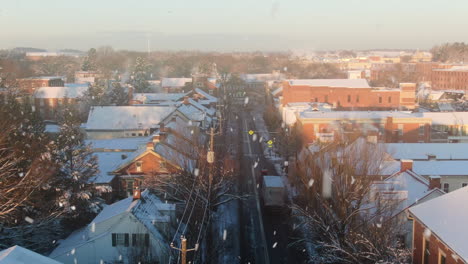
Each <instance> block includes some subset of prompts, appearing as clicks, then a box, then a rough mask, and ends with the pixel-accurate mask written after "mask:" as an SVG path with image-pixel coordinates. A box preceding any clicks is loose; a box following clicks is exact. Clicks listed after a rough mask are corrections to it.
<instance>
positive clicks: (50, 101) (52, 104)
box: [49, 99, 54, 107]
mask: <svg viewBox="0 0 468 264" xmlns="http://www.w3.org/2000/svg"><path fill="white" fill-rule="evenodd" d="M49 106H50V107H52V106H54V99H49Z"/></svg>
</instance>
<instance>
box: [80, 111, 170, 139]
mask: <svg viewBox="0 0 468 264" xmlns="http://www.w3.org/2000/svg"><path fill="white" fill-rule="evenodd" d="M174 110H175V107H174V106H136V105H135V106H95V107H92V108H91V110H90V112H89V116H88V122H87V123H86V126H85V130H86V136H87V138H88V139H111V138H122V137H142V136H147V135H149V134H150V133H151V132H152V131H153V130H155V129H157V128H158V127H159V123H160V122H161V121H162V120H163V119H164V118H166V117H167V116H168V115H169V114H170V113H172V112H173V111H174Z"/></svg>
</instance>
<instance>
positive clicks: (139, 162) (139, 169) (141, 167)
mask: <svg viewBox="0 0 468 264" xmlns="http://www.w3.org/2000/svg"><path fill="white" fill-rule="evenodd" d="M135 166H136V171H137V172H141V171H142V170H143V162H142V161H137V162H135Z"/></svg>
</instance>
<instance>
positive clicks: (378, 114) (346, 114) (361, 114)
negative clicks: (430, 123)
mask: <svg viewBox="0 0 468 264" xmlns="http://www.w3.org/2000/svg"><path fill="white" fill-rule="evenodd" d="M418 116H420V114H419V115H418V114H414V113H410V112H391V111H331V112H321V111H304V112H301V113H300V118H331V119H384V118H387V117H393V118H414V117H418Z"/></svg>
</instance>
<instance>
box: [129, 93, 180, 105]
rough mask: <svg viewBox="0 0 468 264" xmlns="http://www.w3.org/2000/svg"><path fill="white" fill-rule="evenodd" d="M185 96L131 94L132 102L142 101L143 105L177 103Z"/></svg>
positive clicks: (172, 94) (176, 94)
mask: <svg viewBox="0 0 468 264" xmlns="http://www.w3.org/2000/svg"><path fill="white" fill-rule="evenodd" d="M185 95H186V94H185V93H135V94H133V100H138V101H142V102H143V103H151V102H161V101H178V100H180V99H182V98H183V97H184V96H185Z"/></svg>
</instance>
